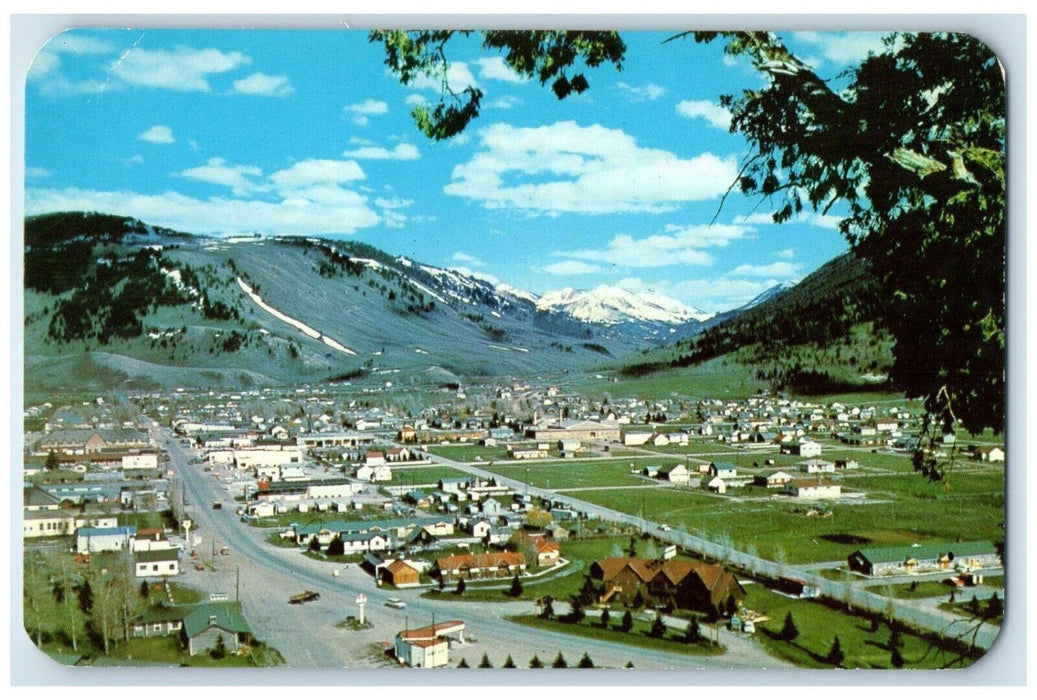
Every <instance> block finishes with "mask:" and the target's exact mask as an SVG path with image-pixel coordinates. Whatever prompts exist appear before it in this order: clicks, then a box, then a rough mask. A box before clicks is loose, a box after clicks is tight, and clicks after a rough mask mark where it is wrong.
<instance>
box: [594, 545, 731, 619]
mask: <svg viewBox="0 0 1037 700" xmlns="http://www.w3.org/2000/svg"><path fill="white" fill-rule="evenodd" d="M590 575H591V578H593V579H596V580H599V581H601V582H602V583H603V584H604V587H605V592H604V593H603V595H602V596H601V602H603V603H604V602H608V601H610V600H617V601H619V602H622V603H623V604H624V605H628V606H629V605H634V604H636V603H637V600H638V598H640V601H641V603H642V604H645V605H671V606H673V607H675V608H678V609H682V610H695V611H699V612H706V613H710V612H725V611H729V610H731V609H732V608H737V606H738V605H740V604H741V603H742V602H743V601H744V600H745V590H744V589H743V588H742V586H741V585H740V584H739V583H738V580H737V578H735V576H734V574H732V573H731V572H730V571H729V570H727V569H726V568H724V567H723V566H720V565H719V564H703V563H697V562H689V561H682V560H677V559H667V560H659V559H645V558H643V557H613V558H608V559H603V560H600V561H596V562H594V563H593V564H592V565H591V567H590Z"/></svg>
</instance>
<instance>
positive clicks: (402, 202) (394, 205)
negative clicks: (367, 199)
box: [374, 197, 414, 209]
mask: <svg viewBox="0 0 1037 700" xmlns="http://www.w3.org/2000/svg"><path fill="white" fill-rule="evenodd" d="M374 203H375V206H378V207H381V208H382V209H404V208H406V207H409V206H410V205H412V204H414V200H413V199H400V198H399V197H394V198H393V199H385V198H383V197H379V198H377V199H375V200H374Z"/></svg>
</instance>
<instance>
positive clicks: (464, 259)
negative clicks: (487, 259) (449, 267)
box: [450, 251, 486, 267]
mask: <svg viewBox="0 0 1037 700" xmlns="http://www.w3.org/2000/svg"><path fill="white" fill-rule="evenodd" d="M450 259H451V260H453V261H454V262H459V263H466V264H468V265H471V266H472V267H486V263H484V262H483V261H482V260H480V259H479V258H477V257H475V256H472V255H469V254H468V253H462V252H460V251H458V252H456V253H454V254H453V255H452V256H451V257H450Z"/></svg>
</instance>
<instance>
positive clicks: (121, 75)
mask: <svg viewBox="0 0 1037 700" xmlns="http://www.w3.org/2000/svg"><path fill="white" fill-rule="evenodd" d="M250 62H251V59H249V58H248V57H247V56H245V55H244V54H242V53H239V52H237V51H232V52H230V53H224V52H223V51H220V50H218V49H194V48H189V47H185V46H181V47H177V48H176V49H173V50H172V51H167V50H165V49H158V50H154V51H152V50H149V49H142V48H140V47H134V48H131V49H130V50H129V51H127V52H126V53H124V54H123V55H122V56H120V57H119V58H118V59H117V60H115V61H113V63H112V66H111V70H110V75H111V76H112V77H114V78H118V79H119V80H122V81H123V82H125V83H128V84H130V85H139V86H142V87H152V88H162V89H166V90H179V91H183V92H209V91H211V89H212V88H211V86H210V85H209V82H208V79H209V77H210V76H213V75H217V74H220V73H226V72H228V71H231V70H234V69H235V68H238V67H240V66H243V65H246V64H248V63H250Z"/></svg>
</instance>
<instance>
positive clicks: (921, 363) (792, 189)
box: [370, 31, 1006, 479]
mask: <svg viewBox="0 0 1037 700" xmlns="http://www.w3.org/2000/svg"><path fill="white" fill-rule="evenodd" d="M455 34H458V33H456V32H452V31H425V32H402V31H397V32H372V33H371V35H370V40H371V41H375V42H381V43H383V44H384V46H385V49H386V64H387V65H388V66H389V68H390V70H392V71H393V72H394V73H396V74H397V76H398V77H399V79H400V81H401V82H402V83H403V84H409V83H410V82H411V81H413V80H414V79H416V78H417V77H419V76H431V77H438V78H439V79H440V80H442V83H443V90H442V99H441V100H440V102H439V103H438V104H437V105H435V106H433V107H431V108H430V107H419V108H417V109H416V110H415V114H414V116H415V119H416V121H417V122H418V127H419V128H420V129H421V130H422V131H423V132H424V133H425V134H426V135H428V136H430V137H431V138H435V139H437V140H438V139H442V138H446V137H449V136H451V135H454V134H456V133H458V132H460V131H461V130H462V129H464V128H465V126H466V125H467V124H468V123H469V122H470V121H471V119H472V118H474V117H475V116H477V115H478V113H479V101H480V99H481V97H482V93H481V92H480V91H479V90H478V89H476V88H472V87H470V86H468V87H467V88H459V87H458V86H450V85H449V84H448V83H447V81H446V77H445V76H446V68H447V65H448V59H447V57H446V51H445V47H446V44H447V43H448V42H449V41H450V39H451V38H452V37H453V36H455ZM460 34H464V35H468V34H469V32H460ZM481 36H482V39H483V41H482V46H483V48H484V49H486V50H496V51H500V52H502V53H504V55H505V62H506V63H507V64H508V65H509V66H511V67H512V69H514V70H515V71H516V72H517V73H518V74H519V75H524V76H529V77H537V78H538V79H539V80H540V82H541V84H546V83H547V82H548V81H549V80H552V79H554V82H553V83H552V89H553V90H554V91H555V93H556V94H557V95H558V96H559V97H564V96H565V95H567V94H569V93H570V92H572V91H576V92H581V91H582V90H583V89H586V82H585V80H578V79H579V78H582V74H575V75H573V76H571V77H570V76H569V74H568V71H569V70H570V69H572V68H573V66H574V65H576V64H577V63H578V61H579V60H583V61H584V62H585V63H586V64H587V65H588V66H595V65H599V64H601V63H603V62H606V61H608V62H611V63H613V64H614V65H615V66H616V67H617V68H618V67H620V66H621V65H622V61H623V58H624V54H625V46H624V44H623V42H622V40H621V39H620V38H619V37H618V36H617V35H615V34H613V33H606V34H602V33H587V32H538V31H504V32H489V31H487V32H482V34H481ZM680 36H682V37H693V38H694V39H695V40H696V41H698V42H712V41H716V40H722V41H724V42H725V46H724V50H725V52H726V53H728V54H730V55H735V56H745V57H747V58H748V59H749V60H750V61H751V62H752V65H753V67H754V68H755V69H756V70H757V71H758V72H759V73H760V74H761V75H762V77H763V78H764V85H763V87H761V88H754V89H747V90H744V91H743V92H742V93H741V94H740V95H725V96H721V98H720V99H721V104H722V105H723V106H724V107H726V108H727V109H728V110H729V111H730V112H731V115H732V121H731V129H732V131H734V132H737V133H741V134H743V135H744V136H745V137H746V139H747V140H748V142H749V145H750V150H749V153H748V155H747V156H746V158H745V160H744V162H743V164H742V168H741V172H740V173H739V176H738V178H737V181H736V182H734V183H732V189H734V188H738V189H740V190H741V191H742V192H743V193H745V194H747V195H751V196H759V197H760V198H761V199H765V200H772V199H776V200H777V210H776V212H775V214H774V218H775V221H777V222H779V223H780V222H784V221H789V220H791V219H792V218H793V217H795V216H796V215H798V214H800V213H802V212H806V211H816V212H820V213H823V214H827V213H830V212H834V213H837V214H840V215H842V216H843V218H842V221H841V223H840V230H841V231H842V233H843V234H844V236H845V237H846V238H847V240H848V241H849V242H850V243H851V245H852V247H853V251H854V253H855V254H856V255H857V256H858V257H859V258H861V259H862V260H863V261H864V262H866V263H867V264H868V266H869V269H870V271H871V273H872V274H874V275H875V277H876V279H877V280H878V289H879V299H880V301H881V304H882V307H881V317H882V319H883V322H884V324H885V328H886V330H887V331H888V332H889V333H890V334H891V336H892V337H893V339H894V342H895V345H894V360H893V366H892V368H891V371H890V373H891V377H892V379H893V381H894V383H895V385H896V387H897V388H898V389H899V390H902V391H903V392H904V393H905V394H906V395H907V396H909V397H914V398H921V399H923V400H924V402H925V406H926V409H927V411H928V414H927V415H928V416H929V424H931V425H937V426H940V427H942V428H943V430H944V432H947V431H949V430H950V429H952V428H953V427H954V426H955V425H956V424H958V423H959V422H960V424H961V425H962V426H963V427H964V428H965V429H966V430H968V431H969V432H972V433H978V432H980V431H982V430H983V429H985V428H991V429H993V430H994V431H996V432H998V433H1000V432H1002V431H1003V430H1004V417H1005V416H1004V414H1005V377H1004V362H1005V299H1004V289H1005V218H1004V217H1005V201H1006V200H1005V168H1004V163H1005V89H1004V88H1005V86H1004V79H1003V76H1002V69H1001V66H1000V64H999V63H998V61H997V59H996V57H995V56H994V54H993V53H992V52H991V51H990V50H989V49H988V48H987V47H986V46H985V45H983V44H981V43H980V42H978V41H977V40H975V39H974V38H972V37H970V36H968V35H966V34H958V33H920V34H896V35H890V36H889V37H888V38H887V40H886V45H885V48H884V50H882V51H880V52H879V53H877V54H872V55H870V56H869V57H868V58H866V59H865V60H864V61H862V62H861V63H860V64H859V65H857V66H855V67H853V68H851V69H850V70H848V71H847V72H846V73H845V74H843V75H840V76H830V77H822V76H819V75H818V74H817V73H815V72H814V71H813V70H812V69H811V68H810V67H809V66H808V65H807V64H806V63H804V62H803V61H801V60H800V59H799V58H797V57H796V56H794V55H793V54H792V53H791V52H790V51H789V50H788V49H787V48H786V47H785V45H784V44H783V43H782V42H781V41H780V40H779V39H778V38H777V37H776V36H775V35H773V34H771V33H769V32H759V31H752V32H694V33H692V32H689V33H687V34H683V35H680ZM674 38H676V37H674ZM915 466H916V468H917V469H918V470H919V471H921V472H922V473H924V474H926V475H927V476H929V477H930V478H933V479H940V478H943V477H944V475H945V470H946V468H947V465H946V464H937V463H936V462H935V461H934V460H931V459H924V458H921V457H920V458H919V459H917V460H916V464H915Z"/></svg>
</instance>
